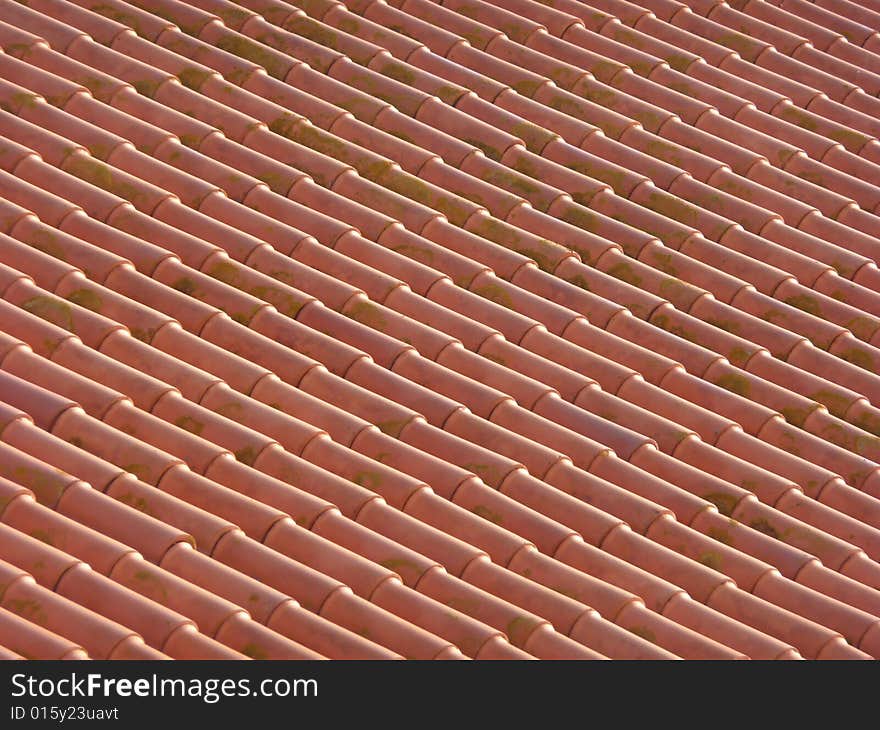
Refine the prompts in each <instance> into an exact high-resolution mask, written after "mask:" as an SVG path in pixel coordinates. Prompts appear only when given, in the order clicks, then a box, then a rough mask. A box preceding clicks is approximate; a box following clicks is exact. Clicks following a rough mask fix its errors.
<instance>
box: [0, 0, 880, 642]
mask: <svg viewBox="0 0 880 730" xmlns="http://www.w3.org/2000/svg"><path fill="white" fill-rule="evenodd" d="M394 5H395V6H396V7H392V6H390V5H386V4H384V3H376V2H366V1H364V2H351V3H348V5H347V6H346V5H344V4H341V3H334V2H326V3H309V4H307V5H304V6H302V9H298V8H297V7H295V6H293V5H289V4H287V3H284V2H281V1H280V0H276V1H275V2H271V3H263V2H261V3H249V2H245V3H243V4H242V5H237V4H234V3H232V2H225V1H223V0H204V2H200V3H196V5H192V4H190V5H187V4H184V3H180V2H176V0H164V2H162V3H161V4H160V5H158V6H157V5H156V4H155V3H151V4H141V3H136V6H132V5H129V4H128V3H125V2H122V0H112V2H111V3H110V4H107V3H104V4H96V3H92V2H91V0H82V1H78V2H77V3H76V5H72V4H70V3H68V2H66V1H65V0H39V2H33V3H30V4H29V6H28V7H24V6H20V5H17V4H14V3H8V4H4V5H3V7H4V9H5V10H6V15H4V16H3V18H2V20H3V21H6V22H4V23H3V24H2V25H0V40H2V42H3V46H4V50H5V51H6V53H4V54H2V57H0V68H2V69H3V80H2V81H0V100H2V104H3V110H4V111H3V115H4V116H3V121H4V126H3V129H4V135H5V137H4V142H3V143H2V145H0V146H2V152H3V154H2V161H3V170H4V171H3V172H2V174H0V185H2V189H3V191H4V196H5V198H6V200H7V201H8V202H4V203H3V205H2V207H0V213H2V217H0V220H2V223H3V227H2V233H3V234H4V237H3V238H2V240H0V244H2V245H0V261H2V264H3V267H2V269H0V272H2V289H3V298H4V302H2V303H0V304H2V306H0V315H2V320H0V321H2V323H3V324H2V329H3V331H4V332H5V333H8V336H7V337H6V338H5V339H4V340H3V343H4V345H3V349H2V350H0V356H2V359H0V369H2V373H0V400H2V401H4V402H5V403H6V404H8V406H6V405H4V411H3V413H4V414H5V413H6V411H7V410H8V415H4V420H3V424H4V426H3V430H2V433H0V440H2V442H3V443H2V444H0V449H2V450H3V454H4V461H5V462H6V463H8V464H10V465H21V466H22V467H25V466H26V467H27V469H31V470H33V475H32V476H22V475H24V474H25V472H24V471H22V470H20V469H19V470H14V469H12V470H10V469H7V470H5V471H4V474H3V476H5V477H6V478H10V477H11V478H13V479H18V480H19V481H18V484H16V483H14V482H5V481H4V482H3V483H2V485H3V486H4V490H5V491H8V492H9V498H10V499H12V501H11V502H10V503H9V506H8V507H6V508H5V510H4V512H3V517H2V519H3V521H4V522H5V523H6V524H7V525H9V528H5V527H4V528H3V529H2V531H0V557H2V558H3V559H5V560H6V561H7V563H6V564H7V565H9V566H10V570H13V571H14V570H16V568H14V567H13V566H16V565H21V566H24V568H25V569H26V570H30V568H29V567H28V566H31V568H33V570H32V571H31V572H32V574H33V577H34V578H36V579H37V583H40V584H41V585H45V586H46V587H45V588H44V587H41V586H40V585H37V583H34V582H33V581H32V580H31V578H30V577H29V575H28V574H27V573H24V572H22V573H16V575H17V576H19V577H18V578H17V579H16V580H15V582H14V583H12V587H11V588H9V589H8V590H7V593H8V592H9V591H12V592H15V591H16V590H17V591H19V592H22V591H23V592H24V593H23V594H22V595H25V594H26V596H25V597H28V596H31V594H34V595H36V594H35V593H34V592H35V591H36V592H40V591H42V592H47V589H48V595H47V596H46V598H45V601H46V605H47V606H49V605H51V606H52V616H51V617H49V619H50V623H51V626H50V625H48V624H46V623H45V622H44V621H42V620H41V621H40V622H38V623H42V626H46V627H48V628H49V629H50V630H51V631H54V632H55V633H56V634H60V635H61V636H63V637H66V638H61V637H60V636H55V635H53V634H51V633H48V632H46V630H45V628H42V627H39V626H36V625H34V624H31V623H28V624H27V626H33V628H32V629H27V630H26V631H25V630H21V631H20V632H18V633H19V634H20V635H21V636H22V637H23V641H24V640H25V639H26V642H25V643H27V644H28V646H20V645H19V644H15V643H14V642H12V640H11V638H10V639H9V640H8V643H7V640H6V639H4V638H2V637H6V636H10V637H11V635H12V634H7V633H3V629H2V628H0V644H3V645H4V647H5V649H4V651H6V653H8V654H11V655H27V656H41V657H44V656H45V657H50V656H53V657H54V656H71V657H72V656H81V655H83V652H84V651H86V652H88V653H89V654H90V655H94V656H107V657H119V658H122V657H144V658H146V657H156V658H158V657H160V656H162V655H168V656H171V657H177V658H196V657H198V658H209V657H210V658H231V657H241V656H242V653H241V652H244V653H246V654H248V655H250V656H252V657H254V658H282V657H285V658H305V657H311V658H317V657H319V656H326V657H330V658H344V657H365V658H366V657H370V658H379V657H383V658H392V657H397V656H407V657H410V656H411V657H419V658H444V659H455V658H463V657H474V658H523V657H526V656H535V657H546V658H563V657H566V658H601V657H610V658H660V657H672V656H681V657H686V658H710V657H712V658H736V657H740V656H751V657H755V658H798V657H799V656H805V657H810V658H864V657H865V656H867V655H872V656H878V652H880V644H878V639H877V637H878V636H880V633H878V631H880V629H878V624H880V619H878V618H876V617H877V616H878V615H880V603H878V600H880V599H878V595H880V594H877V593H876V590H877V589H878V588H880V578H878V575H880V568H878V567H877V564H876V563H875V562H874V559H875V558H877V557H878V554H880V537H878V533H877V529H878V527H880V507H878V504H880V503H878V502H877V500H876V497H877V495H880V487H878V486H877V484H880V481H878V480H877V474H880V467H878V466H877V463H880V452H878V449H877V447H876V445H875V443H874V441H875V440H876V439H875V438H874V436H873V435H872V434H871V432H873V431H876V430H877V416H878V414H877V413H875V410H876V409H875V405H876V404H877V399H878V397H880V396H878V395H877V393H876V392H875V391H876V377H875V372H876V370H877V368H876V365H877V363H876V362H875V360H876V358H875V355H876V353H875V351H874V346H875V345H876V343H877V341H880V340H878V337H880V335H878V334H877V332H878V328H880V322H878V321H875V320H876V317H877V316H880V306H878V300H877V298H876V296H875V295H874V289H875V288H876V284H877V283H878V281H877V277H876V275H875V272H876V266H874V262H875V260H876V258H877V250H878V249H877V246H878V238H877V236H878V230H880V229H878V228H877V225H876V220H877V219H876V217H875V213H877V211H878V210H880V208H878V206H880V193H878V192H877V188H876V187H875V186H873V185H872V184H871V182H869V181H871V180H872V179H873V176H875V173H876V167H875V165H876V164H877V163H878V162H880V156H878V155H877V153H876V150H877V149H880V147H878V143H877V140H876V139H875V138H874V135H876V133H877V132H878V128H877V125H876V124H874V123H873V119H872V116H871V115H872V114H874V113H875V112H876V111H877V108H876V100H875V99H873V97H872V96H871V94H872V93H874V92H875V91H876V88H877V87H876V83H875V82H876V78H877V77H876V74H875V73H874V72H873V71H872V69H873V67H874V65H875V64H874V61H875V60H876V57H875V53H877V52H878V51H880V47H875V46H877V44H876V43H875V41H876V39H877V38H878V37H880V35H878V32H877V30H876V27H875V26H876V21H877V19H878V18H877V14H876V13H874V12H873V11H871V10H868V9H867V8H861V7H859V6H855V5H853V4H852V3H849V2H846V0H840V2H838V3H837V4H835V5H834V6H833V7H832V6H826V5H825V4H821V3H820V4H819V5H813V4H810V3H801V2H800V0H786V2H785V3H782V4H781V5H780V6H776V5H771V4H768V3H764V2H762V1H761V0H753V1H752V2H748V3H742V2H738V3H735V4H734V5H733V6H727V5H725V4H723V3H721V4H719V3H698V2H693V3H688V5H684V4H681V3H676V2H647V3H645V4H644V6H642V7H640V6H638V5H634V4H631V3H628V2H625V1H624V0H599V1H598V2H597V3H594V4H593V5H592V6H587V5H584V4H582V3H580V2H577V1H576V0H569V1H567V2H564V3H557V4H555V5H554V7H553V8H549V7H546V6H543V5H540V4H538V3H534V2H531V0H520V1H518V2H516V3H506V4H504V6H503V7H499V4H497V3H494V2H481V1H480V0H468V2H452V3H445V4H444V6H443V7H440V6H438V5H435V4H432V3H429V2H423V1H422V0H418V1H416V0H407V1H406V2H404V3H395V4H394ZM802 6H803V7H802ZM651 11H652V12H651ZM255 13H258V14H255ZM817 23H818V24H817ZM872 27H874V28H875V29H874V30H872ZM843 37H846V38H848V39H849V41H850V42H849V43H843V42H841V38H843ZM810 43H812V45H810ZM854 43H855V44H856V45H854ZM422 44H425V45H422ZM667 64H668V65H667ZM750 103H751V104H754V105H755V106H752V105H750ZM600 130H601V131H602V132H604V134H601V133H599V131H600ZM631 314H633V315H635V316H634V317H633V316H629V315H631ZM7 340H8V341H7ZM31 348H32V349H31ZM772 356H775V357H772ZM17 409H21V410H17ZM829 411H830V412H829ZM29 417H32V418H33V419H34V420H33V421H31V420H30V418H29ZM59 470H63V471H59ZM127 472H131V473H130V474H129V473H127ZM27 473H28V474H30V473H31V472H27ZM90 487H91V488H90ZM428 487H431V488H432V489H433V491H432V489H429V488H428ZM29 490H34V494H35V495H36V498H37V500H38V502H35V501H34V499H33V498H32V497H31V496H30V492H29ZM138 510H140V511H138ZM147 510H148V514H149V515H152V516H148V515H147V514H145V513H144V512H145V511H147ZM630 528H631V529H630ZM34 530H49V531H53V532H54V533H55V534H56V538H57V539H56V538H53V540H52V544H54V545H56V546H57V547H60V548H61V550H63V551H66V552H59V551H58V550H54V551H53V549H52V548H49V547H48V546H43V545H42V544H41V543H37V542H35V541H34V540H33V539H31V538H27V537H25V536H24V535H21V533H22V532H31V533H33V531H34ZM40 534H42V533H40ZM18 535H21V537H18ZM61 535H63V536H65V537H64V538H63V539H61V537H60V536H61ZM115 540H125V542H126V544H122V543H117V542H115ZM584 540H586V542H584ZM128 545H131V547H128ZM191 545H194V546H195V547H196V548H197V550H198V551H200V552H196V551H194V550H193V549H192V547H190V546H191ZM3 546H6V547H5V548H4V547H3ZM133 550H139V551H140V552H141V553H142V554H143V555H144V558H140V557H139V556H137V555H136V554H135V553H134V552H133ZM43 553H45V554H46V556H49V555H50V553H51V556H52V560H51V561H49V562H46V560H43V562H42V563H41V564H40V565H41V566H42V567H37V563H35V562H34V561H33V560H31V558H30V557H29V556H31V555H37V554H40V555H42V554H43ZM47 559H48V557H47ZM80 561H82V562H80ZM88 565H91V567H92V568H94V570H95V571H96V572H92V571H91V570H90V569H89V568H88ZM49 566H54V567H55V570H54V572H51V574H50V572H47V571H48V570H49ZM147 567H149V570H150V571H153V576H154V577H153V581H162V582H164V583H165V584H166V585H171V584H173V585H175V586H176V589H175V591H172V592H170V593H173V594H174V600H173V602H172V603H168V597H167V596H168V595H169V592H168V591H167V590H166V591H157V590H155V588H153V587H152V583H151V586H150V587H147V586H146V584H143V582H142V580H141V579H140V578H138V576H140V575H143V574H144V572H145V569H146V568H147ZM444 569H445V570H444ZM34 571H35V572H34ZM166 571H167V572H166ZM239 571H240V572H239ZM446 571H449V572H448V573H447V572H446ZM777 571H778V572H777ZM11 575H12V574H11ZM105 576H109V578H108V577H105ZM29 581H30V582H29ZM667 581H668V582H667ZM685 591H687V593H685ZM688 594H689V595H688ZM161 596H165V598H163V599H162V600H160V601H159V603H162V604H163V605H159V604H157V603H154V602H153V601H154V600H157V599H159V598H160V597H161ZM13 598H14V597H13ZM251 598H253V599H254V600H257V601H259V602H261V603H260V605H259V606H258V605H257V604H254V603H253V601H252V600H251ZM70 599H72V601H73V602H71V600H70ZM4 600H5V597H4ZM39 600H41V601H43V600H44V598H43V593H40V596H39ZM297 600H298V601H299V602H300V603H301V604H302V605H299V604H297V602H296V601H297ZM642 602H644V604H645V605H644V606H643V604H642ZM252 604H253V605H252ZM444 604H446V606H445V607H444ZM5 605H6V603H5V602H4V606H5ZM10 605H11V604H10ZM450 606H451V607H452V610H453V612H454V613H453V615H454V616H455V618H454V620H452V619H451V618H450V614H449V611H450V608H449V607H450ZM178 612H179V613H178ZM246 612H247V613H246ZM5 615H6V614H5V613H4V614H3V616H5ZM251 617H253V618H251ZM0 618H2V617H0ZM24 618H25V619H27V620H28V621H29V622H30V621H35V620H36V619H35V618H34V617H24ZM20 622H21V619H19V618H16V617H13V616H12V615H11V614H10V618H9V619H8V620H7V619H4V622H3V625H4V626H7V625H8V626H9V627H12V626H17V625H18V623H20ZM52 622H55V623H52ZM95 622H97V623H95ZM114 622H119V623H118V624H117V623H114ZM93 624H94V626H95V632H97V633H94V632H93V631H92V629H91V627H92V625H93ZM86 627H89V628H88V629H87V631H88V634H87V635H88V638H89V641H88V642H86V641H85V639H83V644H82V647H80V646H78V645H77V643H76V642H77V641H79V638H78V637H80V636H84V634H82V632H83V630H86ZM10 630H11V629H10ZM365 632H368V633H369V636H370V639H369V640H367V639H363V638H361V637H360V636H358V635H357V634H358V633H365ZM93 633H94V636H92V634H93ZM144 641H146V643H144ZM71 642H72V643H71ZM864 652H867V654H865V653H864Z"/></svg>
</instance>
